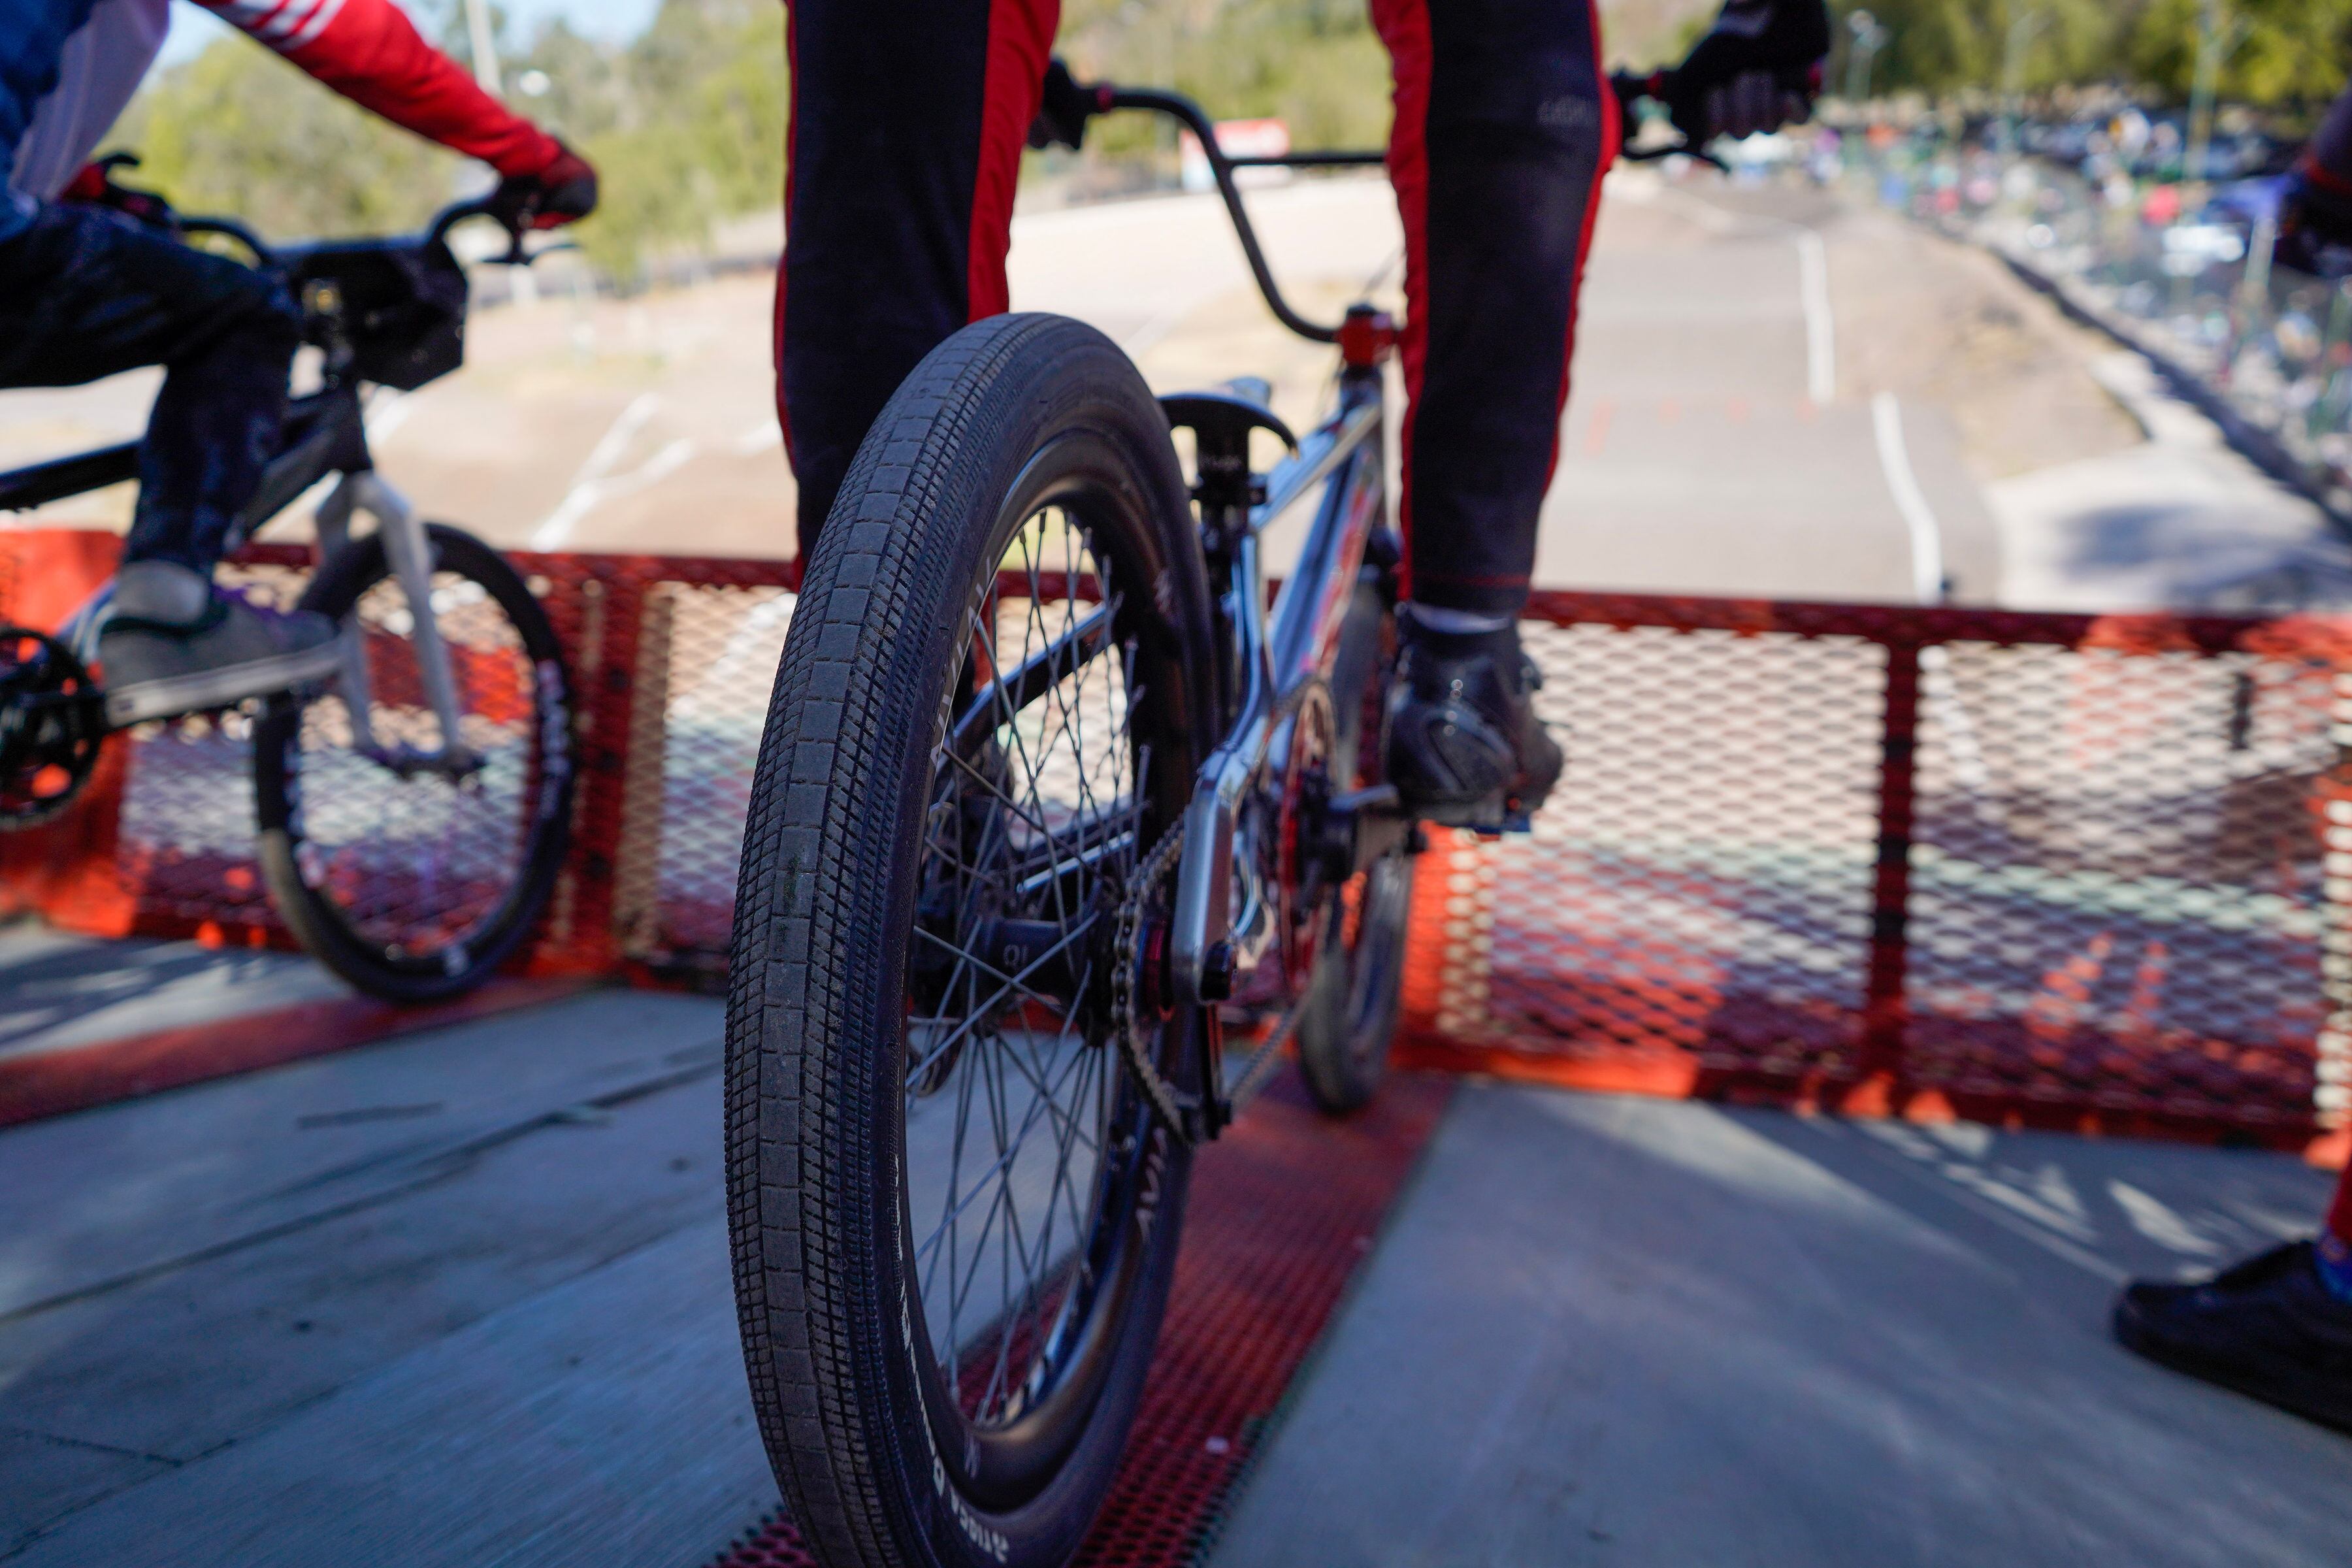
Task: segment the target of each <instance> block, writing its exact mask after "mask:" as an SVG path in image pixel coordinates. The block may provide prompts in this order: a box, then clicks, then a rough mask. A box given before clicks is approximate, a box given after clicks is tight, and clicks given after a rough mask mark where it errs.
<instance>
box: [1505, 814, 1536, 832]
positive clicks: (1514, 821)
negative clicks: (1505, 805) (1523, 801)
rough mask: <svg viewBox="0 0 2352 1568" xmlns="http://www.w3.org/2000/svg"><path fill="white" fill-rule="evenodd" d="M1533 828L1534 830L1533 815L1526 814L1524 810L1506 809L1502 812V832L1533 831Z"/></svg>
mask: <svg viewBox="0 0 2352 1568" xmlns="http://www.w3.org/2000/svg"><path fill="white" fill-rule="evenodd" d="M1535 830H1536V819H1535V818H1534V817H1532V816H1528V814H1527V813H1526V812H1524V811H1507V812H1505V813H1504V814H1503V831H1504V832H1506V833H1533V832H1534V831H1535Z"/></svg>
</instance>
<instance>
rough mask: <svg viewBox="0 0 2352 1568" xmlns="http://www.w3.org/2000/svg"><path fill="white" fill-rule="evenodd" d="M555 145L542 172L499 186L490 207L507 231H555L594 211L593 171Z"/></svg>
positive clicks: (511, 178)
mask: <svg viewBox="0 0 2352 1568" xmlns="http://www.w3.org/2000/svg"><path fill="white" fill-rule="evenodd" d="M555 145H556V148H557V152H556V155H555V159H554V161H553V162H552V163H549V164H548V165H547V167H546V168H544V169H541V170H540V171H539V172H538V173H537V174H510V175H509V176H508V177H507V178H505V179H503V180H501V181H499V188H498V191H497V193H496V194H495V195H492V196H491V198H490V205H491V207H492V209H493V210H495V211H496V212H497V213H498V214H499V217H500V219H501V220H502V221H503V222H505V223H506V224H507V225H508V226H509V227H515V228H559V227H561V226H563V225H564V224H567V223H576V222H578V221H579V220H580V219H582V218H583V217H586V216H588V215H589V214H590V213H593V212H594V211H595V210H596V170H595V167H594V166H593V164H591V163H589V162H588V160H587V159H585V158H583V157H582V156H581V155H580V154H579V153H574V152H573V151H572V149H571V148H569V147H566V146H565V145H564V144H563V143H562V142H557V143H556V144H555Z"/></svg>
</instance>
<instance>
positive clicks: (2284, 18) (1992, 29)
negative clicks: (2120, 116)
mask: <svg viewBox="0 0 2352 1568" xmlns="http://www.w3.org/2000/svg"><path fill="white" fill-rule="evenodd" d="M1834 9H1835V10H1836V11H1837V13H1838V18H1839V27H1838V36H1839V38H1840V40H1841V45H1842V47H1843V41H1844V40H1846V39H1847V38H1849V37H1851V34H1850V33H1849V32H1848V31H1847V28H1846V26H1845V17H1846V16H1847V15H1848V14H1850V13H1852V12H1853V11H1856V10H1867V11H1869V12H1870V13H1871V14H1872V15H1873V16H1875V17H1876V18H1877V19H1878V21H1879V22H1880V23H1881V24H1882V25H1883V26H1885V27H1886V28H1887V29H1888V31H1889V33H1890V34H1891V35H1892V40H1891V42H1890V43H1889V44H1888V46H1887V47H1886V49H1885V53H1884V54H1882V55H1881V56H1880V58H1879V60H1878V63H1877V69H1876V71H1875V73H1874V80H1875V81H1876V83H1877V84H1878V85H1879V86H1880V87H1882V88H1918V89H1925V90H1927V91H1929V92H1949V91H1953V90H1955V89H1965V88H1981V89H2000V88H2001V87H2003V86H2004V85H2005V84H2006V82H2007V81H2008V80H2009V78H2008V77H2007V75H2006V73H2007V71H2008V70H2009V68H2010V67H2011V63H2012V60H2011V47H2012V42H2013V43H2014V47H2015V50H2016V53H2015V57H2014V65H2015V67H2016V75H2015V81H2016V84H2017V85H2018V86H2020V87H2021V88H2022V89H2025V90H2027V91H2029V92H2032V91H2040V90H2042V89H2048V88H2052V87H2055V86H2059V85H2061V84H2067V83H2076V84H2079V83H2090V82H2112V83H2115V84H2116V85H2120V86H2127V87H2137V88H2146V89H2152V90H2154V91H2155V92H2157V93H2158V94H2160V95H2162V96H2164V97H2167V98H2168V99H2171V100H2176V101H2177V100H2184V99H2186V98H2187V97H2188V96H2189V88H2190V85H2191V83H2192V81H2193V79H2194V78H2195V75H2196V69H2197V53H2198V48H2199V40H2200V37H2202V36H2203V27H2204V18H2205V12H2206V9H2207V0H1996V3H1995V4H1990V5H1986V4H1981V3H1979V0H1836V4H1835V6H1834ZM2217 15H2218V17H2219V19H2220V23H2221V37H2223V38H2224V40H2225V41H2226V43H2227V46H2228V47H2227V48H2226V50H2225V53H2224V56H2223V63H2222V67H2221V72H2220V75H2219V82H2220V88H2221V98H2222V100H2224V101H2227V102H2238V103H2248V104H2252V105H2256V106H2262V107H2270V106H2276V105H2282V104H2303V105H2313V104H2316V103H2320V102H2324V101H2325V100H2327V99H2329V98H2332V97H2334V96H2335V94H2336V92H2338V91H2340V90H2341V89H2343V87H2344V84H2345V79H2346V78H2347V75H2352V0H2221V3H2220V4H2219V5H2218V8H2217ZM1835 79H1838V78H1837V77H1836V76H1835V75H1833V76H1832V80H1835Z"/></svg>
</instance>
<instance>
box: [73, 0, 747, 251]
mask: <svg viewBox="0 0 2352 1568" xmlns="http://www.w3.org/2000/svg"><path fill="white" fill-rule="evenodd" d="M442 13H443V14H442V15H441V16H440V23H441V26H440V29H439V31H440V33H441V36H442V37H445V38H446V39H447V40H448V41H449V42H450V43H451V44H452V46H453V47H452V50H451V52H452V53H453V54H455V55H457V57H458V58H460V59H463V58H465V54H466V50H465V48H464V38H465V29H464V27H463V26H462V25H460V23H461V17H460V15H459V13H458V11H457V7H456V6H455V5H448V6H445V7H443V8H442ZM425 18H426V21H427V24H428V26H429V25H430V24H431V22H432V21H433V19H434V13H432V12H431V11H429V10H428V11H427V12H426V13H425ZM502 65H503V67H504V78H505V86H506V89H507V96H508V99H509V102H510V103H511V104H512V105H513V106H514V107H515V108H516V109H517V110H518V111H520V112H521V113H523V114H525V115H527V116H529V117H530V119H532V120H534V121H538V122H539V123H541V124H542V125H544V126H546V127H547V128H548V129H549V130H551V131H552V132H555V133H556V134H557V135H560V136H562V137H563V138H564V139H565V140H566V141H568V142H572V144H573V145H574V146H576V147H578V148H579V149H580V150H581V152H582V153H584V154H585V155H586V156H587V157H588V158H589V160H590V161H591V162H593V163H595V164H596V165H597V168H598V172H599V174H601V176H602V187H603V205H602V206H601V208H600V209H599V210H598V212H597V214H596V216H594V217H592V218H590V219H589V220H588V221H587V222H585V223H583V224H582V225H581V226H579V231H578V237H579V240H580V243H581V245H582V247H583V248H584V249H586V250H587V252H588V254H589V256H590V257H591V258H592V259H593V260H595V261H596V262H597V263H598V264H599V265H600V266H602V267H603V268H604V270H605V271H607V272H608V273H609V274H611V275H612V276H614V277H615V278H618V279H623V280H627V279H632V278H634V277H635V276H636V275H637V273H638V272H639V271H640V269H641V268H642V267H643V265H644V263H645V262H646V260H647V259H649V258H652V257H654V256H656V255H658V254H660V253H662V252H665V251H675V250H685V251H694V250H698V249H700V248H702V247H705V246H706V245H707V244H708V240H709V229H710V225H711V224H712V222H713V221H715V220H717V219H721V218H726V217H730V216H737V215H739V214H742V213H747V212H756V211H759V210H761V209H762V208H770V207H773V206H775V205H777V204H778V203H779V202H780V201H781V200H782V192H783V183H784V104H785V84H784V14H783V8H782V5H778V4H777V3H776V0H664V4H663V5H662V7H661V9H660V11H659V12H658V13H657V14H656V16H655V19H654V22H653V25H652V26H650V27H649V28H647V30H646V33H645V34H644V36H643V37H639V38H638V39H636V40H635V42H633V43H631V44H629V45H627V46H625V47H617V48H616V47H610V46H606V45H602V44H597V43H594V42H592V41H590V40H588V39H585V38H583V37H580V36H579V35H578V34H576V33H573V32H572V31H571V30H570V29H568V28H566V27H564V26H562V25H561V24H558V25H556V26H551V27H550V28H548V29H546V30H545V31H543V32H542V33H541V35H540V36H539V37H537V38H536V39H534V40H533V41H532V44H531V46H530V47H529V48H528V49H526V50H522V51H519V52H517V53H515V54H513V55H511V56H509V58H506V59H505V60H504V61H503V62H502ZM534 69H536V70H539V71H541V72H543V73H544V74H545V75H546V77H547V79H548V89H547V91H546V92H545V93H544V95H542V96H541V97H538V98H530V97H526V96H523V95H522V94H521V93H520V91H519V90H518V84H519V83H520V82H521V81H523V80H524V79H525V78H526V76H527V73H529V72H530V71H531V70H534ZM108 145H109V146H113V147H127V148H130V149H131V150H133V151H135V152H137V153H140V154H141V156H142V159H143V160H144V163H143V166H142V168H141V170H140V171H139V179H140V180H141V181H143V182H144V183H145V184H151V185H152V186H154V187H155V188H157V189H159V190H161V191H163V192H164V193H165V194H166V195H169V196H170V197H171V199H172V200H173V203H174V204H175V205H179V206H180V207H182V208H184V209H185V210H187V211H190V212H219V213H226V214H230V215H232V216H239V217H243V218H245V219H246V220H247V221H248V222H250V223H252V224H254V225H255V226H257V227H258V228H260V229H261V230H262V232H263V233H264V234H268V235H279V236H298V235H300V236H314V235H315V236H323V235H350V234H381V233H386V232H396V231H398V230H401V229H404V228H408V227H412V226H415V225H416V224H418V223H419V222H421V221H422V220H423V219H424V218H425V217H426V216H430V215H431V214H432V212H433V211H434V209H436V207H439V206H440V205H443V204H444V203H446V202H447V201H449V200H450V199H451V198H452V196H453V195H454V194H455V193H456V191H457V188H458V184H459V182H460V181H462V180H464V179H467V178H468V177H472V178H476V179H478V178H479V177H480V176H479V175H478V174H470V175H469V171H468V168H467V163H466V162H465V160H463V159H461V158H459V157H458V156H457V154H455V153H447V152H444V151H443V150H441V149H439V148H437V147H435V146H434V145H432V144H431V143H430V142H425V141H423V140H422V139H420V138H418V137H415V136H412V135H410V134H409V133H408V132H404V131H401V130H398V129H396V128H394V127H393V126H391V125H389V124H386V123H385V122H384V121H381V120H378V119H376V118H375V117H374V116H373V115H371V114H369V113H367V112H366V111H364V110H361V109H359V108H357V107H356V106H354V105H352V104H351V103H349V102H347V101H345V100H342V99H341V98H338V97H336V96H335V95H334V94H333V93H331V92H329V91H327V90H326V89H323V88H321V87H320V86H319V84H318V83H316V82H314V81H311V80H310V79H309V78H307V77H305V76H303V75H302V73H301V72H299V70H296V69H295V68H293V67H291V66H289V65H288V64H286V62H284V61H283V60H280V59H278V58H277V57H276V56H274V55H272V54H271V53H270V52H269V51H268V50H267V49H264V48H260V47H257V46H255V45H254V44H252V43H251V42H249V41H247V40H246V39H244V38H224V39H222V40H220V41H219V42H217V43H215V44H214V45H212V46H211V47H209V48H206V49H205V51H204V52H203V53H202V54H200V55H198V56H197V57H196V58H194V59H193V60H191V61H189V62H187V63H186V64H184V65H182V66H179V67H176V68H173V69H171V70H168V71H165V72H163V73H162V74H160V75H159V76H158V77H157V78H156V79H154V80H152V82H150V83H149V84H148V86H147V87H146V89H144V90H143V91H142V92H141V94H140V95H139V98H138V99H137V100H136V101H135V102H134V103H133V104H132V105H131V111H130V113H129V114H128V115H126V117H125V119H124V121H123V123H122V124H121V126H120V127H118V128H117V131H116V132H115V133H114V134H113V135H111V136H110V137H109V138H108Z"/></svg>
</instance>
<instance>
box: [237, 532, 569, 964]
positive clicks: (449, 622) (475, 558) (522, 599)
mask: <svg viewBox="0 0 2352 1568" xmlns="http://www.w3.org/2000/svg"><path fill="white" fill-rule="evenodd" d="M425 538H426V542H427V545H428V548H429V549H430V551H431V554H432V561H433V573H432V584H433V586H432V594H431V599H430V604H431V613H432V616H433V620H434V624H435V626H436V627H438V629H439V632H440V637H441V640H442V642H443V644H444V645H445V646H446V649H447V653H448V664H449V671H450V675H451V678H452V681H453V684H454V686H455V688H456V691H457V733H456V734H454V735H449V734H444V733H443V732H442V730H441V722H440V720H439V719H438V717H437V716H436V712H435V709H434V705H433V703H432V701H431V700H430V698H429V694H428V687H427V683H426V680H425V673H424V667H423V664H422V662H421V660H420V657H419V654H418V651H417V643H416V638H415V617H414V616H413V614H412V610H411V606H410V605H409V601H408V595H407V594H406V593H405V592H404V590H403V589H402V587H401V584H400V583H399V580H398V579H397V578H396V577H394V575H393V574H392V570H391V567H390V564H389V563H388V561H387V559H386V554H385V550H384V545H383V539H382V537H381V536H380V535H371V536H370V537H368V538H365V539H362V540H360V541H358V542H355V543H353V544H352V546H351V547H350V548H349V549H347V550H345V551H343V552H341V553H340V554H339V555H337V556H336V557H335V558H334V559H333V560H331V561H329V562H328V563H326V566H325V568H324V569H323V570H322V571H320V574H319V575H318V576H317V577H316V578H314V579H313V580H312V582H311V584H310V588H309V590H308V591H307V592H305V593H304V595H303V596H302V607H303V608H304V609H306V610H316V611H318V612H319V613H320V614H321V615H324V616H329V617H330V618H331V619H333V620H335V621H336V622H338V623H339V624H341V625H342V626H344V628H345V635H346V637H351V638H354V639H355V640H356V646H357V648H358V650H359V654H358V658H359V661H360V664H361V668H360V670H359V671H358V672H357V674H358V676H359V679H353V678H352V676H350V675H347V676H346V677H345V678H344V679H342V680H341V681H339V682H337V683H335V684H333V685H331V686H330V687H328V688H327V689H324V690H322V691H321V692H320V693H318V694H317V695H315V696H311V697H310V698H309V700H303V698H302V697H299V696H288V697H282V698H279V699H278V700H275V701H274V702H272V703H271V704H270V706H269V709H268V711H267V712H266V714H265V715H264V716H263V719H262V721H261V723H260V724H258V725H257V726H256V729H255V733H254V746H253V776H254V794H255V803H256V807H257V816H258V819H259V823H260V828H261V835H260V844H259V848H260V859H261V869H262V874H263V877H264V879H266V880H267V882H268V887H269V895H270V900H271V901H272V902H273V903H274V904H275V905H276V906H277V909H278V914H279V916H280V917H281V918H283V919H284V920H285V921H286V923H287V924H288V925H289V926H290V927H291V928H293V931H294V934H295V936H296V937H297V938H299V940H300V942H301V943H302V945H303V947H304V948H306V949H307V950H308V951H309V952H310V954H311V956H313V957H315V958H316V959H318V960H319V961H320V963H324V964H325V965H326V966H327V967H328V968H330V969H331V970H333V971H334V972H335V973H338V974H340V975H341V976H342V977H343V978H344V979H346V980H348V981H350V982H351V983H352V984H353V985H355V986H357V987H359V989H361V990H362V991H364V992H366V993H368V994H370V995H373V996H381V997H383V998H385V999H386V1000H389V1001H395V1002H426V1001H433V1000H436V999H438V998H441V997H446V996H453V995H456V994H459V993H461V992H464V991H467V990H468V989H470V988H471V987H473V986H476V985H478V984H481V983H482V981H484V980H486V979H488V977H489V975H490V974H491V973H492V972H493V971H495V970H496V969H497V968H498V966H499V964H500V963H504V962H505V961H506V960H507V959H508V958H509V956H510V955H511V954H512V953H513V952H514V951H515V950H516V948H517V947H518V946H520V944H521V942H523V940H524V939H525V938H526V937H528V936H529V935H530V932H531V931H532V929H533V927H534V926H536V924H537V923H538V921H539V917H540V915H541V911H543V910H545V909H546V907H547V900H548V897H549V895H550V893H551V892H552V891H553V889H554V886H555V879H556V875H557V873H558V872H559V871H561V870H562V863H563V851H564V847H565V845H566V843H567V842H568V838H569V826H570V819H571V814H572V778H573V769H572V688H571V682H570V680H569V678H568V677H567V676H566V675H565V673H564V666H563V658H562V649H561V647H559V646H558V644H557V642H556V638H555V629H554V627H553V626H550V625H549V624H548V619H547V612H546V611H545V610H544V609H542V608H541V605H540V603H539V601H538V600H537V599H536V598H534V597H533V596H532V595H531V592H530V587H529V585H528V584H525V583H524V582H523V580H522V579H521V578H520V576H518V575H517V574H516V573H515V570H514V568H513V567H511V566H509V565H508V564H507V562H506V558H505V557H503V556H501V555H500V554H499V552H497V551H495V550H493V549H491V548H490V547H489V546H488V545H487V544H484V543H483V542H481V541H479V540H478V539H475V538H473V537H472V536H471V535H469V534H466V533H462V532H460V531H457V529H454V528H448V527H445V526H443V525H441V524H439V523H433V524H428V525H427V526H426V528H425ZM362 691H363V692H364V693H365V698H364V701H362V700H361V698H360V695H359V694H360V693H361V692H362Z"/></svg>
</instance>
